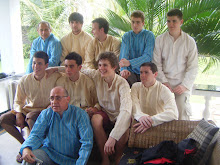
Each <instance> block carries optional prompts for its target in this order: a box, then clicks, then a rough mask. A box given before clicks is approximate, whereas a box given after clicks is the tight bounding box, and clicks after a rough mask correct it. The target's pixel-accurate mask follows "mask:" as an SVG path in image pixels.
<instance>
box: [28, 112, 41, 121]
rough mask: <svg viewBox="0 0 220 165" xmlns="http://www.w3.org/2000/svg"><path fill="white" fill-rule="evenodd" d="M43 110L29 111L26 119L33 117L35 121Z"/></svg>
mask: <svg viewBox="0 0 220 165" xmlns="http://www.w3.org/2000/svg"><path fill="white" fill-rule="evenodd" d="M40 113H41V111H33V112H29V113H28V114H27V115H26V121H27V120H28V119H31V120H33V121H36V120H37V118H38V116H39V115H40Z"/></svg>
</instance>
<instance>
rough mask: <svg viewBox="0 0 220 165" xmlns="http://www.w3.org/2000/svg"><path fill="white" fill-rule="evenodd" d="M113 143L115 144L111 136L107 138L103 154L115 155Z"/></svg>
mask: <svg viewBox="0 0 220 165" xmlns="http://www.w3.org/2000/svg"><path fill="white" fill-rule="evenodd" d="M115 143H116V140H115V139H114V138H112V137H111V136H109V138H108V140H107V142H106V143H105V146H104V153H105V154H106V155H112V154H114V153H115Z"/></svg>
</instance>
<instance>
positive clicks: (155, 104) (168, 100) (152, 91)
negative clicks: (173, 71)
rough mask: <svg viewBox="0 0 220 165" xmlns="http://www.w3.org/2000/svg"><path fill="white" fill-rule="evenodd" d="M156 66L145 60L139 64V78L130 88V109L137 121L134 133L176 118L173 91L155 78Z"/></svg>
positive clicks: (176, 111)
mask: <svg viewBox="0 0 220 165" xmlns="http://www.w3.org/2000/svg"><path fill="white" fill-rule="evenodd" d="M157 74H158V72H157V67H156V65H155V64H154V63H151V62H146V63H143V64H142V65H141V68H140V79H141V82H136V83H134V84H133V86H132V88H131V98H132V108H133V109H132V110H133V115H134V118H135V119H136V120H137V121H139V123H137V124H135V125H134V126H133V127H136V129H135V132H136V133H144V132H145V131H146V130H148V129H149V128H150V127H152V126H157V125H159V124H162V123H164V122H168V121H171V120H177V119H178V110H177V107H176V103H175V99H174V95H173V93H171V92H170V90H169V89H168V88H167V87H166V86H165V85H163V84H162V83H160V82H159V81H157V80H156V77H157Z"/></svg>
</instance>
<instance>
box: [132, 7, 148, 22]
mask: <svg viewBox="0 0 220 165" xmlns="http://www.w3.org/2000/svg"><path fill="white" fill-rule="evenodd" d="M131 17H135V18H141V20H142V22H144V20H145V17H144V12H143V11H140V10H135V11H134V12H133V13H132V14H131Z"/></svg>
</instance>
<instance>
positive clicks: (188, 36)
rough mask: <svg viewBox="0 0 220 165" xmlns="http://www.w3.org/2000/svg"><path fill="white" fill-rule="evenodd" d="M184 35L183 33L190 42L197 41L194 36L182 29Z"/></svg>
mask: <svg viewBox="0 0 220 165" xmlns="http://www.w3.org/2000/svg"><path fill="white" fill-rule="evenodd" d="M182 35H183V38H184V39H185V40H188V41H189V42H193V43H195V40H194V38H193V37H191V36H190V35H189V34H188V33H186V32H184V31H182Z"/></svg>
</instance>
